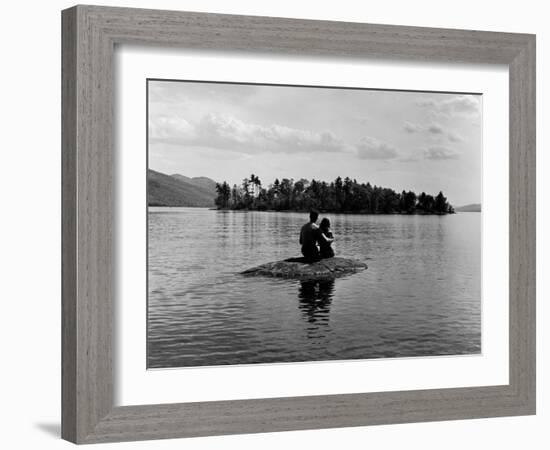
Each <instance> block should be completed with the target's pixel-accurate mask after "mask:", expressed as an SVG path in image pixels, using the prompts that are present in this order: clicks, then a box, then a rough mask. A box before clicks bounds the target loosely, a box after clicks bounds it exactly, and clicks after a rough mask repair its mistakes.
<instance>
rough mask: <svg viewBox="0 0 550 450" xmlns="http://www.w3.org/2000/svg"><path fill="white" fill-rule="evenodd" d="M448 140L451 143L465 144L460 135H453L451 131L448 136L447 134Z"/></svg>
mask: <svg viewBox="0 0 550 450" xmlns="http://www.w3.org/2000/svg"><path fill="white" fill-rule="evenodd" d="M447 138H448V139H449V141H451V142H463V141H464V139H463V138H462V136H460V135H459V134H457V133H453V132H452V131H450V132H449V133H448V134H447Z"/></svg>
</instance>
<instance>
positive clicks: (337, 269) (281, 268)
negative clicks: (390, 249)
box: [241, 257, 367, 280]
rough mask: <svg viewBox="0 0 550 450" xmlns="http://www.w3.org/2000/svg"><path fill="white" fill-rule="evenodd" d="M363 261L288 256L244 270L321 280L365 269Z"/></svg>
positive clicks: (268, 275) (256, 274) (269, 275)
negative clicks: (308, 259)
mask: <svg viewBox="0 0 550 450" xmlns="http://www.w3.org/2000/svg"><path fill="white" fill-rule="evenodd" d="M366 268H367V265H366V264H365V263H363V262H360V261H357V260H354V259H348V258H341V257H334V258H326V259H321V260H320V261H316V262H308V261H307V260H306V259H305V258H289V259H285V260H283V261H275V262H270V263H266V264H262V265H260V266H257V267H252V268H251V269H247V270H245V271H244V272H241V273H242V274H243V275H248V276H267V277H280V278H294V279H299V280H323V279H331V278H336V277H340V276H342V275H347V274H350V273H355V272H359V271H361V270H365V269H366Z"/></svg>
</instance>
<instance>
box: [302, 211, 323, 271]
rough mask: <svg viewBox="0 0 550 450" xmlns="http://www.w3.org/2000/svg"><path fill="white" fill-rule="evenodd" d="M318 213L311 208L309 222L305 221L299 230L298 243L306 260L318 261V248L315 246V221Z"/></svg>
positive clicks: (317, 228)
mask: <svg viewBox="0 0 550 450" xmlns="http://www.w3.org/2000/svg"><path fill="white" fill-rule="evenodd" d="M318 217H319V213H318V212H317V211H315V210H312V211H311V212H310V213H309V222H308V223H306V224H305V225H304V226H303V227H302V229H301V230H300V244H301V245H302V255H304V257H305V258H306V260H308V261H311V262H313V261H319V260H320V259H321V256H320V255H319V248H318V247H317V241H318V240H319V227H318V226H317V224H316V223H315V222H317V218H318Z"/></svg>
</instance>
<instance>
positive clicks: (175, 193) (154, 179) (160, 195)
mask: <svg viewBox="0 0 550 450" xmlns="http://www.w3.org/2000/svg"><path fill="white" fill-rule="evenodd" d="M147 189H148V192H147V204H148V205H149V206H202V207H213V206H215V204H214V200H215V198H216V182H215V181H214V180H211V179H210V178H207V177H194V178H190V177H186V176H185V175H180V174H174V175H166V174H164V173H161V172H157V171H155V170H151V169H149V171H148V178H147Z"/></svg>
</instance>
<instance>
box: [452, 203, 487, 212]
mask: <svg viewBox="0 0 550 450" xmlns="http://www.w3.org/2000/svg"><path fill="white" fill-rule="evenodd" d="M455 211H457V212H481V205H480V204H479V203H472V204H470V205H464V206H460V207H458V208H455Z"/></svg>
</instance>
